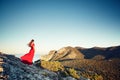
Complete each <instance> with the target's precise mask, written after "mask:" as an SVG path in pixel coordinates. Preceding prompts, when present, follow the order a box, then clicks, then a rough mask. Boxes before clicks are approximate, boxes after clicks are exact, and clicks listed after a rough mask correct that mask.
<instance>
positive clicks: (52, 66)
mask: <svg viewBox="0 0 120 80" xmlns="http://www.w3.org/2000/svg"><path fill="white" fill-rule="evenodd" d="M41 67H43V68H45V69H48V70H50V71H53V72H57V71H64V69H65V68H64V66H63V65H62V64H61V63H60V62H58V61H41Z"/></svg>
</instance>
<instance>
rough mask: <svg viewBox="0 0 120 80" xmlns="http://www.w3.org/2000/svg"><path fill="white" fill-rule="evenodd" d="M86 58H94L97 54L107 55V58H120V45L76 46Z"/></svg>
mask: <svg viewBox="0 0 120 80" xmlns="http://www.w3.org/2000/svg"><path fill="white" fill-rule="evenodd" d="M76 49H77V50H79V51H80V52H81V53H82V54H83V55H85V58H86V59H91V58H94V57H95V56H97V55H101V56H103V57H105V59H112V58H120V46H112V47H106V48H103V47H93V48H82V47H76Z"/></svg>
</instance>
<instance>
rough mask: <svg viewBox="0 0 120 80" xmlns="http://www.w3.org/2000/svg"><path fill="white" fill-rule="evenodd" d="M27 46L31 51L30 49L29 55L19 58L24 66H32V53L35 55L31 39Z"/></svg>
mask: <svg viewBox="0 0 120 80" xmlns="http://www.w3.org/2000/svg"><path fill="white" fill-rule="evenodd" d="M28 46H29V47H30V48H31V49H30V51H29V53H27V54H25V55H23V56H22V57H21V61H22V62H23V63H25V64H28V65H32V63H33V57H34V53H35V44H34V40H33V39H32V40H31V41H30V42H29V44H28Z"/></svg>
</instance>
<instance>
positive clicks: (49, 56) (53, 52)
mask: <svg viewBox="0 0 120 80" xmlns="http://www.w3.org/2000/svg"><path fill="white" fill-rule="evenodd" d="M56 52H57V51H56V50H52V51H50V52H49V54H48V55H44V56H41V57H40V59H41V60H44V61H49V60H50V59H52V58H53V56H54V55H55V53H56Z"/></svg>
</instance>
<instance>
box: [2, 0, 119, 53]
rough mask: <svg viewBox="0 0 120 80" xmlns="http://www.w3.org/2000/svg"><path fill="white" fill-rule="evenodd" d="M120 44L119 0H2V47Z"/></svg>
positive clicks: (24, 50)
mask: <svg viewBox="0 0 120 80" xmlns="http://www.w3.org/2000/svg"><path fill="white" fill-rule="evenodd" d="M31 39H35V44H36V53H39V54H46V53H48V52H49V51H50V50H53V49H56V50H58V49H59V48H62V47H65V46H73V47H75V46H81V47H94V46H100V47H107V46H117V45H120V1H119V0H0V51H2V52H5V53H12V54H16V53H18V54H19V53H20V54H21V53H27V52H28V50H29V48H28V47H27V43H28V42H29V41H30V40H31Z"/></svg>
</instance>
